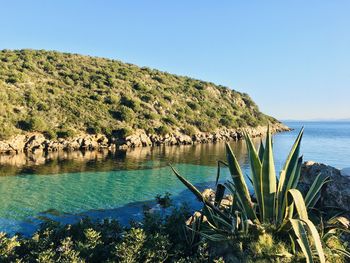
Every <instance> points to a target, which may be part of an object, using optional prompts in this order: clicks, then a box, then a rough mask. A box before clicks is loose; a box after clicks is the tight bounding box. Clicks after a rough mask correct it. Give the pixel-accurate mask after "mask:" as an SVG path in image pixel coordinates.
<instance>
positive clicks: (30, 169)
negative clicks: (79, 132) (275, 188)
mask: <svg viewBox="0 0 350 263" xmlns="http://www.w3.org/2000/svg"><path fill="white" fill-rule="evenodd" d="M286 124H287V125H288V126H289V127H291V128H295V130H294V131H291V132H287V133H281V134H277V135H276V136H274V152H275V160H276V166H277V167H276V168H277V170H279V169H280V168H281V167H282V165H283V162H284V160H285V158H286V156H287V154H288V151H289V149H290V147H291V145H292V143H293V141H294V139H295V138H296V136H297V133H298V131H299V129H300V128H301V127H302V126H305V136H304V138H303V143H302V153H303V155H304V160H313V161H317V162H323V163H327V164H329V165H332V166H335V167H337V168H344V167H349V166H350V123H345V122H344V123H340V122H338V123H335V122H333V123H331V122H330V123H326V122H322V123H321V122H306V123H300V122H288V123H286ZM255 142H256V143H259V139H257V140H256V141H255ZM231 146H232V147H233V149H234V151H235V154H236V155H237V157H238V159H239V162H240V163H241V164H242V165H243V167H244V171H245V172H247V171H248V165H247V154H246V150H245V144H244V142H232V143H231ZM224 149H225V148H224V144H223V143H217V144H206V145H196V146H179V147H176V146H174V147H155V148H140V149H135V150H132V151H129V152H127V153H126V154H125V153H124V154H122V153H121V154H118V155H111V154H108V153H86V154H85V155H84V154H82V153H79V154H77V153H75V154H76V155H74V156H68V155H67V154H63V155H61V156H53V157H50V158H49V160H47V159H43V158H41V157H31V158H29V159H25V158H23V157H15V158H10V157H1V158H0V163H1V167H0V174H1V175H3V176H0V200H1V203H0V231H6V232H8V233H15V232H21V233H25V234H26V233H31V232H32V231H33V230H34V229H35V228H36V227H37V224H38V223H39V222H42V220H44V219H45V218H51V219H55V220H58V221H61V222H74V220H76V219H77V218H79V217H81V216H84V215H89V216H91V217H93V218H103V217H111V218H117V219H119V220H121V221H122V222H127V220H128V219H130V218H139V217H140V215H141V214H140V211H141V210H140V208H141V207H142V204H144V203H145V202H147V201H149V200H152V199H153V198H154V196H155V195H156V194H158V193H159V194H162V193H165V192H170V193H172V195H173V197H174V198H175V202H182V201H188V202H190V203H191V204H192V205H194V204H195V200H193V198H192V196H191V195H190V194H189V193H188V192H187V191H185V188H184V187H183V186H182V184H181V183H179V181H178V180H177V179H176V178H175V177H174V175H173V174H172V172H171V171H170V168H169V167H168V166H167V164H168V163H169V162H171V163H173V164H174V165H175V167H176V168H177V169H178V170H179V171H180V173H181V174H183V175H184V176H186V177H187V178H188V179H190V180H191V181H192V182H193V183H195V184H196V185H198V186H199V187H200V188H204V187H208V186H211V185H213V181H214V180H215V173H216V162H217V160H219V159H222V160H224V158H225V152H224ZM14 164H15V165H14ZM225 177H226V178H227V177H228V171H227V170H224V171H223V178H225Z"/></svg>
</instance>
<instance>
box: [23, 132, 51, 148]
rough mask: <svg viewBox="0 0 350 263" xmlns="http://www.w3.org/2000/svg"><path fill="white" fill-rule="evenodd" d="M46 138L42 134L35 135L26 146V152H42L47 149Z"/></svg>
mask: <svg viewBox="0 0 350 263" xmlns="http://www.w3.org/2000/svg"><path fill="white" fill-rule="evenodd" d="M45 141H46V139H45V136H44V135H43V134H41V133H38V134H34V135H32V136H30V137H29V140H28V141H27V143H26V144H25V146H24V151H26V152H32V153H34V152H42V151H43V150H44V148H45Z"/></svg>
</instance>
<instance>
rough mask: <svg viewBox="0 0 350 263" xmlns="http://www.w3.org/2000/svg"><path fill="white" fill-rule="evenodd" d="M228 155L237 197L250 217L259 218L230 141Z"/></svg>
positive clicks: (227, 148)
mask: <svg viewBox="0 0 350 263" xmlns="http://www.w3.org/2000/svg"><path fill="white" fill-rule="evenodd" d="M226 155H227V161H228V166H229V169H230V173H231V177H232V181H233V183H234V185H235V190H236V193H237V198H238V199H239V201H240V203H241V205H242V208H243V210H244V212H245V214H246V215H247V217H248V218H249V219H257V217H256V214H255V212H254V210H253V204H252V200H251V198H250V195H249V191H248V187H247V184H246V182H245V180H244V176H243V174H242V170H241V167H240V166H239V164H238V161H237V159H236V157H235V156H234V154H233V152H232V149H231V147H230V145H229V144H228V143H226Z"/></svg>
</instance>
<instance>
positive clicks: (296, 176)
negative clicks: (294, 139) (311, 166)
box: [290, 156, 303, 189]
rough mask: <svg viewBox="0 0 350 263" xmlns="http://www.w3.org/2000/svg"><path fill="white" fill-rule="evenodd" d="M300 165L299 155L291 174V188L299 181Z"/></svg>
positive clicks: (300, 158) (301, 162)
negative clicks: (293, 171) (293, 172)
mask: <svg viewBox="0 0 350 263" xmlns="http://www.w3.org/2000/svg"><path fill="white" fill-rule="evenodd" d="M302 165H303V156H300V157H299V158H298V162H297V166H296V168H295V174H294V176H293V180H292V181H291V182H292V183H291V187H290V188H291V189H293V188H296V187H297V185H298V183H299V179H300V174H301V166H302Z"/></svg>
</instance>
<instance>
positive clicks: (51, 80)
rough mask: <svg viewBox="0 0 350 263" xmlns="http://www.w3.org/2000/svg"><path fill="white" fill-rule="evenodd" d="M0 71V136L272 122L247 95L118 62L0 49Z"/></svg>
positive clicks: (208, 127)
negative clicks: (119, 128) (36, 132)
mask: <svg viewBox="0 0 350 263" xmlns="http://www.w3.org/2000/svg"><path fill="white" fill-rule="evenodd" d="M0 72H1V74H0V92H1V93H0V105H1V113H0V120H1V128H0V129H1V130H0V139H5V138H9V137H10V136H11V135H16V134H19V133H21V132H27V131H41V132H44V131H50V134H51V135H53V134H55V133H57V134H60V133H61V129H62V128H61V127H62V126H63V125H65V127H66V129H69V130H74V131H77V132H84V131H86V130H90V131H92V130H91V128H94V127H91V125H94V126H96V128H94V130H95V131H94V132H102V133H106V134H107V133H108V134H107V135H110V133H111V130H112V129H114V127H119V126H121V125H125V122H126V124H127V125H128V126H130V127H136V126H137V127H142V129H144V130H146V131H152V132H154V133H157V132H158V131H159V132H162V133H163V134H164V132H163V131H164V130H167V131H175V130H179V129H184V131H185V132H186V134H189V135H192V134H193V132H194V131H198V130H199V131H208V132H211V131H214V130H216V129H217V128H218V127H220V126H222V127H227V128H236V127H243V126H248V125H251V126H255V125H261V124H264V125H266V124H267V122H268V121H270V122H272V123H274V122H276V120H274V119H271V118H270V117H268V116H266V115H264V114H262V113H261V112H260V111H259V109H258V108H257V106H256V105H255V103H254V102H253V101H251V99H250V98H249V97H248V96H247V95H246V94H242V93H239V92H236V91H234V90H230V89H228V88H224V87H221V86H216V85H214V84H213V83H208V82H204V81H199V80H195V79H191V78H188V77H182V76H176V75H171V74H169V73H165V72H160V71H158V70H153V69H148V68H147V69H145V68H139V67H137V66H135V65H131V64H125V63H122V62H120V61H116V60H110V59H102V58H94V57H88V56H81V55H76V54H68V53H59V52H54V51H43V50H40V51H36V50H15V51H9V50H3V51H0ZM217 105H220V108H219V109H218V107H217ZM238 105H239V106H238ZM143 119H145V120H150V121H144V122H143V123H141V121H140V120H143ZM136 120H137V121H136ZM159 126H164V129H163V128H161V129H156V127H159ZM185 126H187V127H185ZM188 127H191V128H188Z"/></svg>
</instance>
